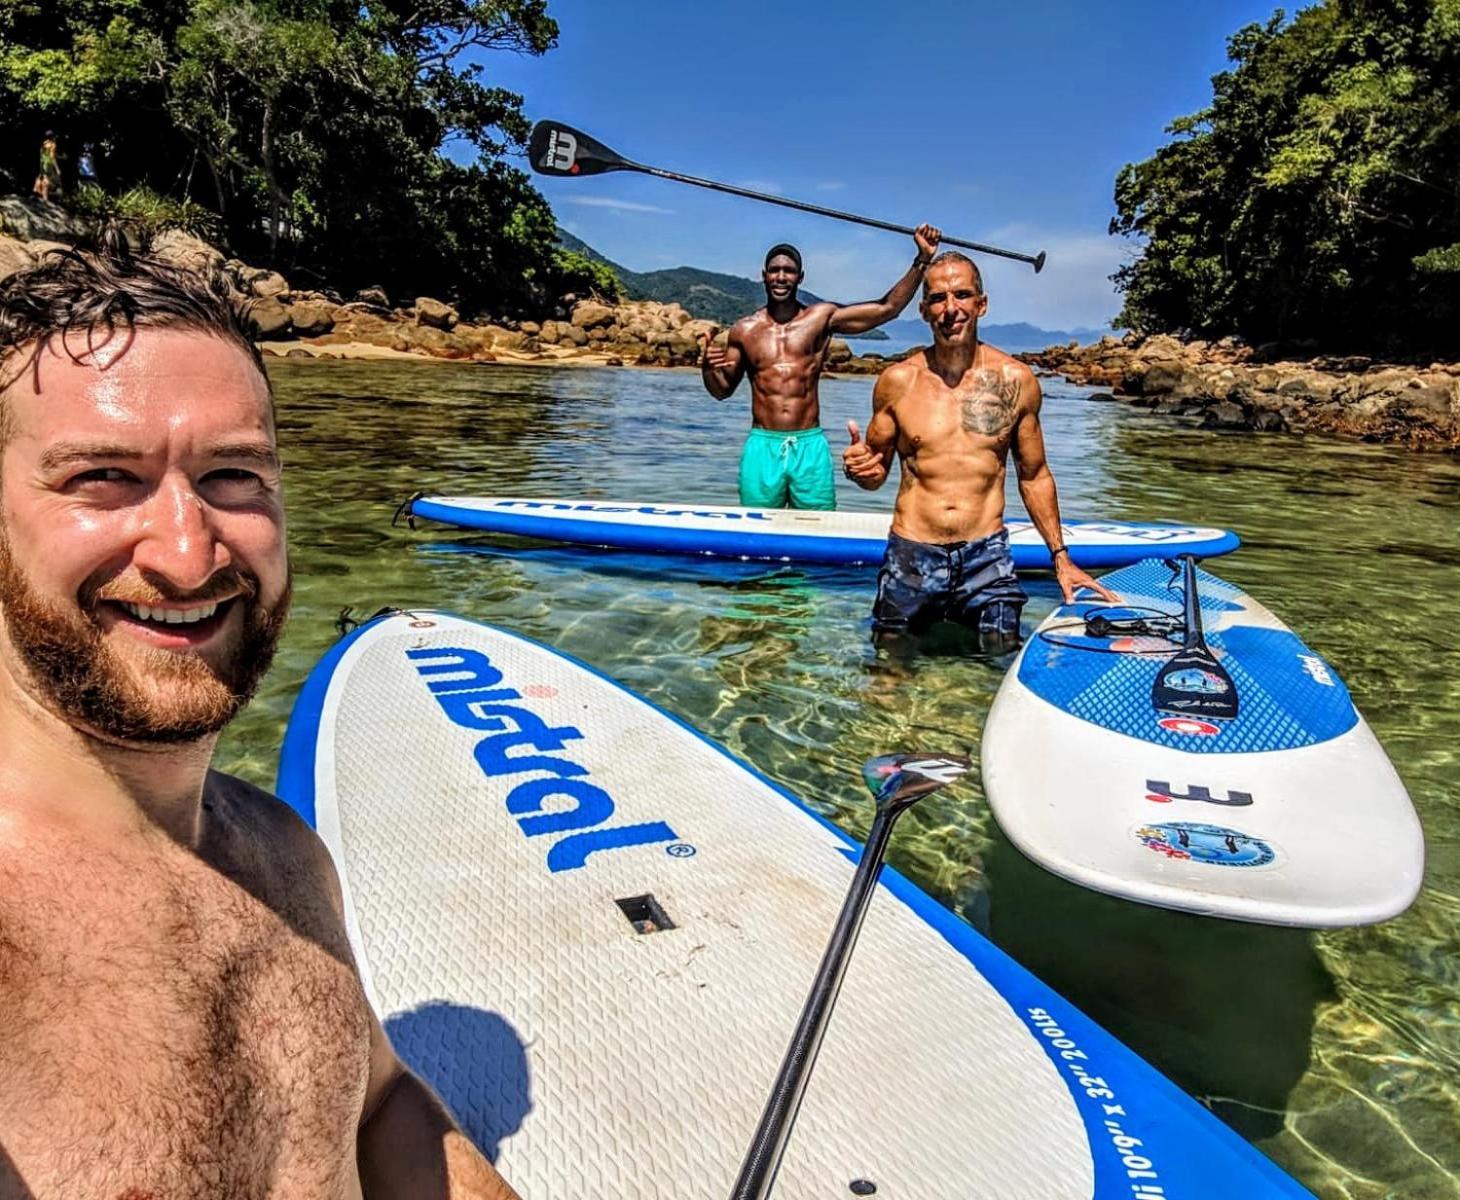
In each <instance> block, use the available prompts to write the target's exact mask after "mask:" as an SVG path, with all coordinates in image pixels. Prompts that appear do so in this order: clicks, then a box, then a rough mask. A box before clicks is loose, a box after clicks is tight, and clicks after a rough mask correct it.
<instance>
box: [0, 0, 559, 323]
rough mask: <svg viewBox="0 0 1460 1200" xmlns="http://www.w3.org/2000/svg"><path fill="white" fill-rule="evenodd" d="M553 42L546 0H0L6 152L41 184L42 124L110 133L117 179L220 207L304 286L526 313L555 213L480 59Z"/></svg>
mask: <svg viewBox="0 0 1460 1200" xmlns="http://www.w3.org/2000/svg"><path fill="white" fill-rule="evenodd" d="M556 37H557V25H556V22H554V21H553V20H552V19H551V18H550V17H549V16H548V15H547V9H546V0H106V2H103V0H0V144H4V145H6V146H9V147H14V148H17V149H16V151H15V153H14V154H13V155H12V158H11V161H10V162H9V163H8V164H7V165H8V167H9V170H10V173H11V174H12V175H13V176H15V177H16V178H17V179H19V180H22V181H24V185H25V186H28V178H27V172H29V173H31V174H33V171H34V167H33V164H29V163H28V162H27V153H29V154H33V153H34V151H28V152H27V151H26V150H25V147H28V146H31V145H35V144H38V141H39V136H38V135H39V132H40V130H41V129H43V128H45V127H48V126H49V127H54V128H56V129H57V130H58V131H59V132H60V133H61V135H62V143H63V146H64V147H65V148H67V149H69V150H70V151H71V152H72V153H74V152H75V149H76V148H77V147H78V146H79V144H80V143H81V142H83V141H93V142H96V143H97V144H98V145H99V146H100V147H102V149H103V150H104V154H103V155H102V156H101V159H102V166H103V172H104V175H103V179H104V182H105V184H106V185H107V186H108V187H109V188H110V189H112V190H114V191H118V192H120V191H125V190H128V189H135V188H146V189H150V190H151V191H152V192H155V193H158V194H160V195H164V196H173V197H176V198H177V199H178V200H180V201H189V202H194V203H196V202H198V201H201V202H203V203H206V204H207V205H208V206H209V207H210V208H212V209H213V210H214V211H215V212H216V213H217V214H218V217H219V219H220V222H221V229H222V231H223V234H224V237H225V240H226V243H227V248H228V249H230V250H232V251H234V252H235V253H238V254H241V255H244V256H246V257H249V258H252V259H263V260H266V261H268V262H270V263H271V264H274V265H277V266H279V267H281V268H282V269H285V270H286V271H288V272H290V273H291V275H293V274H297V275H298V276H299V277H300V278H301V279H304V280H306V281H313V282H315V283H317V284H327V285H329V286H334V287H337V288H340V289H342V290H348V289H353V288H355V287H359V286H362V285H364V284H367V283H375V284H380V285H382V286H384V287H385V288H386V289H387V291H388V292H390V293H392V294H393V295H398V296H402V297H406V298H409V297H410V296H413V295H415V294H417V293H420V292H425V291H434V292H436V293H439V294H443V295H445V296H447V297H448V298H450V299H452V300H454V301H456V302H457V303H458V304H462V305H465V306H466V307H468V308H491V309H494V310H500V311H512V310H514V309H519V308H521V307H523V306H524V305H531V304H535V303H538V302H540V300H541V298H542V292H543V289H544V288H546V287H548V286H549V284H550V282H551V280H552V279H553V272H554V269H555V257H554V244H553V232H552V231H553V221H552V215H551V212H550V210H549V209H548V206H547V204H546V202H545V201H544V200H543V199H542V197H541V196H540V195H539V194H538V193H537V192H536V191H535V190H534V189H533V188H532V187H531V186H530V184H529V182H528V179H527V176H526V175H525V174H524V173H523V172H521V171H519V170H516V169H515V168H512V167H510V166H508V165H507V164H506V163H504V162H503V161H502V156H503V155H504V154H505V153H506V152H508V151H509V150H512V149H515V148H518V147H520V146H521V144H522V143H523V141H524V139H525V137H526V134H527V130H528V123H527V121H526V118H525V117H524V116H523V114H522V110H521V105H522V101H521V97H519V96H516V95H514V94H512V93H511V92H508V91H506V90H504V89H501V88H494V87H491V86H488V85H487V84H486V83H485V82H484V81H483V78H482V74H483V70H482V66H481V63H480V58H481V56H483V55H484V54H489V52H491V51H503V50H506V51H515V52H520V53H529V54H541V53H543V52H545V51H546V50H547V49H549V48H550V47H551V46H552V45H553V44H554V43H555V41H556ZM448 147H450V148H452V149H453V154H452V157H447V155H446V154H445V153H444V151H445V150H446V149H447V148H448ZM461 158H468V159H469V160H470V161H467V162H460V161H455V160H458V159H461Z"/></svg>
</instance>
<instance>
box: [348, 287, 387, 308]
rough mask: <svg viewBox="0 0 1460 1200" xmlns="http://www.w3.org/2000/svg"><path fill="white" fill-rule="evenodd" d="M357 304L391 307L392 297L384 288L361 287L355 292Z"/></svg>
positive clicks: (372, 306)
mask: <svg viewBox="0 0 1460 1200" xmlns="http://www.w3.org/2000/svg"><path fill="white" fill-rule="evenodd" d="M354 302H355V303H356V304H366V305H369V306H370V307H371V308H384V309H388V308H390V297H389V296H387V295H386V294H385V289H384V288H379V287H368V288H361V289H360V290H359V291H358V292H356V293H355V300H354Z"/></svg>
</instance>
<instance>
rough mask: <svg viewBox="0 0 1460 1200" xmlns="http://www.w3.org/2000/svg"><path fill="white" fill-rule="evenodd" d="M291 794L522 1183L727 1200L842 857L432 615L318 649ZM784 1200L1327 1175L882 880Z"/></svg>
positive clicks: (616, 696)
mask: <svg viewBox="0 0 1460 1200" xmlns="http://www.w3.org/2000/svg"><path fill="white" fill-rule="evenodd" d="M847 786H848V787H849V788H856V789H858V790H859V791H860V781H859V780H857V778H856V772H855V768H854V767H852V768H849V770H848V780H847ZM279 791H280V794H281V795H283V796H284V798H285V799H286V800H288V801H289V803H290V804H292V805H293V806H294V807H295V808H296V809H297V810H298V811H299V812H300V813H301V814H302V815H303V816H304V817H305V819H306V820H308V821H309V822H310V823H311V824H312V825H313V826H314V827H315V828H316V829H317V830H318V831H319V833H320V835H321V836H322V837H323V839H324V841H325V842H326V844H327V845H328V846H329V849H330V851H331V853H332V854H333V856H334V860H335V863H336V865H337V867H338V869H339V874H340V879H341V883H342V885H343V890H344V896H345V904H346V909H347V921H348V925H349V930H350V936H351V941H352V944H353V946H354V950H355V954H356V956H357V958H358V962H359V965H360V969H361V972H362V975H363V977H364V979H365V982H366V987H367V989H368V990H369V992H370V995H371V997H372V999H373V1001H374V1004H375V1006H376V1009H377V1011H378V1012H379V1014H380V1016H381V1019H382V1021H383V1022H384V1024H385V1027H386V1029H387V1031H388V1032H389V1033H390V1035H391V1037H392V1040H393V1042H394V1044H395V1046H396V1048H397V1051H398V1052H399V1053H400V1055H401V1057H402V1058H403V1059H404V1060H405V1061H406V1062H407V1063H408V1064H409V1065H410V1066H411V1067H412V1068H413V1069H414V1070H416V1071H417V1072H418V1073H419V1074H420V1075H422V1076H423V1077H424V1078H425V1079H426V1080H427V1081H428V1082H430V1083H431V1084H432V1085H433V1086H434V1087H435V1088H436V1089H437V1090H438V1092H439V1093H440V1094H441V1095H442V1097H443V1098H444V1099H445V1101H446V1102H447V1104H448V1106H449V1107H450V1108H451V1109H452V1110H453V1111H454V1113H455V1115H456V1117H457V1118H458V1120H459V1121H460V1122H461V1124H462V1126H463V1127H464V1128H465V1130H466V1131H467V1132H468V1133H469V1134H470V1135H471V1136H472V1138H473V1139H474V1140H475V1141H476V1142H477V1144H478V1145H480V1146H482V1147H483V1148H484V1149H485V1150H486V1151H487V1152H488V1153H489V1154H490V1155H492V1156H493V1157H494V1158H495V1160H496V1162H497V1165H498V1167H499V1169H500V1170H501V1171H502V1173H503V1175H504V1176H505V1177H506V1178H507V1179H508V1181H509V1182H511V1183H512V1184H513V1185H514V1187H516V1188H517V1190H518V1191H519V1192H521V1194H522V1195H523V1196H524V1197H538V1196H544V1197H584V1196H603V1197H615V1198H619V1197H621V1198H624V1200H723V1198H724V1197H725V1196H726V1195H728V1193H729V1190H730V1188H731V1185H732V1183H733V1182H734V1180H735V1177H736V1173H737V1171H738V1169H739V1167H740V1164H741V1160H742V1158H743V1156H744V1154H745V1151H746V1148H747V1146H748V1145H749V1143H750V1140H751V1136H752V1133H753V1131H754V1129H755V1125H756V1121H757V1119H758V1117H759V1115H760V1112H761V1108H762V1105H763V1104H764V1102H765V1099H766V1097H767V1095H768V1093H769V1090H770V1087H771V1084H772V1081H773V1079H774V1078H775V1074H776V1070H777V1067H778V1065H779V1062H780V1058H781V1055H782V1053H783V1051H784V1050H785V1048H786V1045H787V1043H788V1041H789V1039H790V1035H791V1031H792V1029H793V1028H794V1026H795V1024H796V1019H797V1016H798V1014H799V1013H800V1010H801V1006H802V1004H803V1002H804V1000H805V997H806V992H807V989H808V987H809V985H810V983H811V981H812V978H813V977H814V975H815V973H816V968H817V964H818V962H819V960H820V957H821V954H822V951H823V950H824V948H825V945H826V942H827V939H828V937H829V936H830V933H831V930H832V927H833V925H834V923H835V920H836V916H837V912H838V910H839V908H840V905H841V902H842V900H843V898H844V896H845V893H846V890H847V885H848V883H849V882H850V880H851V876H852V872H853V867H854V862H855V860H856V857H857V853H858V850H859V847H858V846H857V844H856V843H854V842H852V841H851V840H850V839H849V838H848V837H847V836H846V835H845V834H843V833H841V832H840V831H839V830H838V829H836V828H835V827H833V826H832V825H830V824H829V823H828V822H827V821H825V820H824V819H822V818H820V817H818V816H817V815H816V814H815V813H813V812H812V811H810V810H809V809H807V808H806V807H804V806H803V805H802V804H800V803H799V802H798V801H796V800H795V799H794V798H792V797H791V796H789V795H787V794H786V793H785V792H783V791H781V790H780V789H779V788H777V787H776V786H775V785H774V784H772V783H770V782H769V781H768V780H766V779H765V778H764V777H762V776H760V775H758V774H756V773H755V772H754V771H752V770H750V769H749V768H748V767H746V766H744V765H743V764H741V763H739V762H737V761H736V760H735V759H733V758H731V757H729V756H728V755H727V754H725V753H724V752H723V751H722V750H720V749H719V748H718V747H716V746H715V745H713V744H712V743H710V742H708V741H706V740H705V739H704V738H703V737H701V736H700V735H699V734H697V733H695V732H694V731H693V730H692V729H690V728H689V727H687V726H686V725H684V724H683V723H681V722H680V721H678V720H676V719H674V718H673V717H671V716H669V715H667V714H666V713H664V712H662V711H661V710H659V709H657V708H655V707H654V706H652V705H650V704H648V703H647V702H645V701H643V700H641V699H639V698H638V697H636V696H634V695H633V694H632V693H630V692H628V691H626V690H625V689H623V688H622V687H620V686H619V685H618V684H616V683H614V682H613V681H612V680H610V679H608V678H605V677H604V676H602V675H600V674H598V673H597V672H595V671H593V670H592V669H590V668H588V667H585V666H583V665H582V664H580V663H578V662H575V661H573V660H572V659H569V658H566V657H564V656H563V655H560V654H557V653H555V652H554V651H552V650H550V649H548V648H546V647H544V646H541V645H538V644H536V643H534V642H531V641H528V640H526V639H524V638H521V637H518V636H515V635H513V634H510V633H506V632H504V631H501V630H498V629H493V628H491V627H488V626H485V625H480V624H476V623H473V622H470V621H465V620H461V619H459V618H457V617H452V616H448V615H445V614H442V613H435V612H417V613H400V614H395V615H389V616H385V617H381V618H379V619H377V620H374V621H372V622H370V623H369V624H366V625H364V626H362V627H361V628H359V629H357V630H355V631H354V632H353V633H352V634H350V636H349V637H347V638H346V639H344V640H343V641H341V642H340V643H339V644H338V645H337V646H336V647H335V648H334V649H333V650H331V651H330V652H329V654H327V655H326V656H325V658H324V659H323V660H322V661H321V662H320V664H319V665H318V666H317V667H316V668H315V670H314V672H313V673H312V674H311V675H310V677H309V679H308V681H307V682H306V684H305V686H304V689H303V691H302V692H301V694H300V696H299V699H298V701H297V703H296V705H295V709H294V713H293V716H292V718H291V720H290V723H289V729H288V733H287V735H286V739H285V744H284V750H283V756H282V761H281V765H280V777H279ZM863 794H864V793H863ZM869 807H870V802H869ZM871 1188H875V1191H872V1190H870V1189H871ZM776 1195H777V1196H785V1197H787V1198H801V1197H821V1198H825V1200H834V1198H835V1197H838V1196H842V1197H851V1196H855V1195H875V1196H877V1197H878V1200H970V1198H971V1197H978V1196H986V1197H998V1198H999V1200H1020V1198H1023V1200H1090V1198H1091V1197H1097V1198H1098V1200H1132V1198H1133V1197H1134V1198H1140V1200H1156V1198H1162V1200H1165V1198H1170V1197H1182V1200H1204V1198H1205V1200H1230V1198H1231V1197H1233V1196H1242V1197H1244V1200H1256V1198H1258V1197H1297V1196H1307V1195H1308V1193H1307V1192H1306V1191H1305V1190H1304V1189H1303V1188H1301V1187H1300V1186H1299V1185H1298V1184H1297V1183H1295V1182H1294V1181H1293V1180H1291V1179H1290V1178H1289V1177H1288V1176H1286V1175H1285V1174H1283V1173H1282V1172H1281V1171H1280V1170H1279V1169H1278V1168H1277V1167H1275V1166H1274V1165H1273V1164H1272V1163H1271V1162H1269V1161H1268V1160H1267V1159H1266V1158H1264V1157H1263V1156H1262V1155H1261V1154H1260V1153H1259V1152H1258V1151H1256V1150H1255V1149H1253V1148H1252V1147H1251V1146H1249V1145H1248V1144H1247V1143H1245V1142H1243V1141H1242V1140H1241V1139H1240V1138H1239V1137H1237V1136H1236V1135H1235V1134H1234V1133H1232V1132H1231V1131H1230V1130H1228V1129H1227V1128H1226V1127H1225V1126H1224V1125H1222V1124H1221V1123H1220V1122H1219V1121H1218V1120H1217V1119H1216V1118H1215V1117H1213V1116H1212V1115H1210V1114H1209V1113H1208V1112H1207V1111H1206V1110H1204V1109H1203V1108H1201V1107H1200V1106H1199V1105H1197V1104H1196V1103H1195V1102H1194V1101H1192V1100H1191V1099H1189V1098H1188V1097H1187V1096H1185V1095H1184V1094H1183V1093H1182V1092H1180V1091H1179V1090H1178V1089H1177V1088H1176V1087H1174V1086H1173V1085H1172V1084H1170V1083H1169V1082H1167V1081H1166V1080H1165V1079H1164V1078H1163V1077H1161V1076H1160V1075H1159V1074H1158V1073H1157V1072H1156V1071H1155V1070H1153V1069H1152V1068H1150V1067H1149V1066H1147V1065H1146V1064H1144V1063H1143V1062H1142V1061H1141V1060H1140V1059H1138V1058H1137V1057H1136V1056H1135V1055H1134V1054H1132V1053H1131V1052H1130V1051H1129V1050H1127V1049H1125V1048H1124V1047H1123V1046H1122V1045H1120V1044H1119V1043H1118V1042H1116V1041H1115V1040H1114V1039H1113V1038H1111V1037H1110V1036H1109V1035H1107V1034H1105V1033H1103V1032H1102V1031H1101V1030H1100V1029H1099V1028H1098V1027H1096V1026H1095V1025H1094V1024H1092V1023H1091V1022H1090V1021H1089V1020H1088V1019H1086V1018H1085V1017H1083V1016H1081V1015H1080V1014H1079V1013H1078V1012H1077V1011H1076V1010H1075V1009H1074V1008H1073V1007H1071V1006H1070V1005H1069V1004H1068V1003H1066V1002H1065V1001H1064V1000H1062V999H1060V997H1059V996H1057V995H1055V994H1054V993H1053V992H1051V991H1050V990H1049V989H1048V988H1047V987H1045V986H1043V985H1042V984H1040V983H1039V981H1038V980H1036V979H1034V978H1033V977H1032V976H1031V975H1029V974H1028V972H1026V971H1024V970H1023V969H1022V968H1020V967H1019V966H1017V965H1015V963H1014V962H1013V961H1012V960H1010V959H1009V958H1008V957H1006V956H1005V955H1004V954H1003V953H1001V952H1000V951H999V950H996V949H995V948H994V947H993V946H992V945H991V944H990V943H989V942H987V941H985V940H984V939H983V938H982V937H980V936H979V935H978V934H977V933H975V932H974V931H973V929H971V928H970V927H969V926H968V925H966V924H965V923H964V922H962V921H961V920H959V919H958V918H957V917H955V916H954V915H953V914H952V913H950V912H949V911H948V910H946V909H944V908H943V907H941V906H940V905H938V904H936V903H934V902H933V901H931V900H930V899H929V898H928V897H927V896H925V895H924V894H923V893H921V892H920V891H918V890H917V889H916V888H915V887H913V886H912V885H911V884H910V883H908V882H907V880H905V879H903V878H902V877H901V876H899V875H897V874H896V873H895V872H893V871H891V870H890V869H889V870H886V871H884V873H883V875H882V882H881V884H880V885H879V886H878V888H877V889H876V894H875V895H874V896H873V898H872V903H871V906H870V911H869V912H868V914H867V916H866V920H865V923H864V925H863V927H862V931H861V938H860V941H859V942H858V945H857V948H856V951H855V953H854V955H853V957H852V961H851V965H850V968H849V970H848V972H847V975H846V978H845V980H844V983H843V985H842V989H841V996H840V1000H839V1002H838V1004H837V1008H836V1011H835V1012H834V1013H833V1015H832V1018H831V1023H830V1027H829V1029H828V1032H827V1035H826V1040H825V1042H824V1044H823V1046H822V1049H821V1054H820V1058H819V1059H818V1061H817V1064H816V1068H815V1071H814V1073H813V1075H812V1077H811V1080H810V1084H809V1088H808V1090H807V1092H806V1095H805V1099H804V1102H803V1104H802V1108H801V1111H800V1117H799V1120H798V1121H797V1123H796V1126H795V1129H794V1132H793V1133H792V1135H791V1139H790V1142H789V1145H788V1148H787V1151H786V1156H785V1159H784V1162H783V1165H782V1167H781V1171H780V1175H779V1177H778V1182H777V1187H776Z"/></svg>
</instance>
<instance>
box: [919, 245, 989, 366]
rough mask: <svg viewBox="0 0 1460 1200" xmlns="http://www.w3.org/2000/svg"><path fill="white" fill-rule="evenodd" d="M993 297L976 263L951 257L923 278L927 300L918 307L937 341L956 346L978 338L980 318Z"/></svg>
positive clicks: (937, 264) (934, 265)
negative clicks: (987, 291) (975, 265)
mask: <svg viewBox="0 0 1460 1200" xmlns="http://www.w3.org/2000/svg"><path fill="white" fill-rule="evenodd" d="M988 307H989V298H988V296H986V295H985V294H984V290H983V285H982V284H981V282H980V281H979V278H978V274H977V272H976V271H975V270H974V267H973V264H972V263H970V262H968V261H966V260H963V259H954V258H950V259H948V260H947V261H945V262H937V263H934V264H933V265H932V266H931V267H929V268H928V273H927V274H926V275H925V276H924V277H923V298H922V302H921V303H920V305H919V306H918V311H919V312H921V313H922V315H923V320H925V321H926V322H927V323H928V326H929V328H930V329H931V330H932V331H933V340H934V341H935V342H940V343H946V344H950V345H956V344H959V343H965V342H972V341H974V340H975V339H976V338H977V337H978V321H979V318H980V317H982V316H983V315H984V313H986V312H987V311H988Z"/></svg>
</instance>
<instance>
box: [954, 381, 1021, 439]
mask: <svg viewBox="0 0 1460 1200" xmlns="http://www.w3.org/2000/svg"><path fill="white" fill-rule="evenodd" d="M1018 405H1019V380H1018V378H1017V377H1014V376H1013V375H1012V373H1008V374H1006V373H1005V372H1003V371H998V370H995V369H993V368H992V367H981V368H979V370H977V371H975V372H974V374H973V386H972V387H970V388H969V390H968V394H967V395H965V396H964V397H963V428H964V429H966V430H967V431H968V432H969V433H978V434H982V435H983V436H984V437H998V436H999V435H1000V434H1004V433H1007V432H1008V431H1009V428H1010V426H1012V425H1013V423H1014V412H1015V410H1016V409H1017V408H1018Z"/></svg>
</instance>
